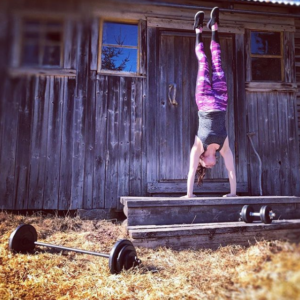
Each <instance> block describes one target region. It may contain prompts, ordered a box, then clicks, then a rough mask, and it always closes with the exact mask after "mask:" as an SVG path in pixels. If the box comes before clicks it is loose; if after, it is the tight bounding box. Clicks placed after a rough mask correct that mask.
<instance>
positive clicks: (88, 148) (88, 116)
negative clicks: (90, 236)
mask: <svg viewBox="0 0 300 300" xmlns="http://www.w3.org/2000/svg"><path fill="white" fill-rule="evenodd" d="M95 98H96V72H94V71H93V72H90V76H89V80H88V97H87V98H86V101H85V103H84V105H85V136H84V141H85V163H84V190H83V207H84V208H86V209H91V208H92V207H93V182H94V178H93V177H94V157H95V121H96V118H95V105H96V103H95V101H96V99H95Z"/></svg>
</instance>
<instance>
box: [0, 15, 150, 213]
mask: <svg viewBox="0 0 300 300" xmlns="http://www.w3.org/2000/svg"><path fill="white" fill-rule="evenodd" d="M142 28H143V26H142ZM142 34H145V31H143V30H142ZM66 35H67V37H66V40H65V51H64V56H65V58H64V73H65V74H64V73H61V74H60V73H59V71H56V72H57V74H55V75H51V72H52V73H55V71H53V70H49V74H47V75H44V74H39V73H42V72H39V71H37V72H36V73H37V74H36V75H32V74H30V72H29V74H26V73H22V74H18V75H16V74H15V73H13V74H11V75H9V76H6V80H5V82H4V84H3V85H4V88H3V89H1V91H2V90H3V93H4V94H3V97H1V100H2V101H1V131H0V132H1V148H0V149H1V150H0V165H1V172H0V207H1V208H5V209H60V210H67V209H77V208H87V209H88V208H117V209H120V208H121V205H120V203H119V201H118V199H119V197H120V196H122V195H123V196H124V195H142V193H143V190H142V189H143V188H142V176H143V175H142V158H143V156H142V130H143V128H142V126H143V101H144V99H145V97H144V95H145V88H146V87H145V79H144V78H143V77H121V76H107V75H97V72H96V70H97V57H98V37H99V21H98V18H97V19H93V20H84V19H83V20H73V19H68V20H66ZM142 41H145V37H144V39H142ZM142 46H144V45H142ZM144 61H145V59H143V58H142V62H144ZM144 69H145V66H144ZM67 70H70V72H68V71H67ZM72 70H75V71H76V76H74V75H75V74H73V73H74V72H73V71H72ZM144 71H145V70H144ZM72 72H73V73H72Z"/></svg>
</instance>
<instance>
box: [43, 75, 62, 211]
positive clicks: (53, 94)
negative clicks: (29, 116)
mask: <svg viewBox="0 0 300 300" xmlns="http://www.w3.org/2000/svg"><path fill="white" fill-rule="evenodd" d="M48 80H49V82H50V95H49V106H48V110H49V116H48V132H47V160H46V170H45V173H46V178H45V191H44V203H43V209H58V195H59V184H60V182H59V177H60V176H59V174H60V156H61V123H62V103H63V95H64V90H63V80H62V78H55V77H52V76H51V77H48Z"/></svg>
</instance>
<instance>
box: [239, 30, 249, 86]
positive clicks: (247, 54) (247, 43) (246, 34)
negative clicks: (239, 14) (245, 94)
mask: <svg viewBox="0 0 300 300" xmlns="http://www.w3.org/2000/svg"><path fill="white" fill-rule="evenodd" d="M244 53H245V63H246V64H245V66H246V70H245V71H246V81H247V82H250V81H251V79H252V74H251V56H250V53H251V31H250V30H249V29H247V30H246V31H245V52H244ZM237 68H239V64H238V65H237ZM246 87H247V85H246ZM246 90H247V89H246Z"/></svg>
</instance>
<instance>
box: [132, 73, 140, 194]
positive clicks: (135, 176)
mask: <svg viewBox="0 0 300 300" xmlns="http://www.w3.org/2000/svg"><path fill="white" fill-rule="evenodd" d="M142 83H143V79H140V78H138V79H135V80H134V82H133V84H132V91H131V113H130V132H131V133H130V182H129V193H130V195H139V196H140V195H142V113H143V85H142Z"/></svg>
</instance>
